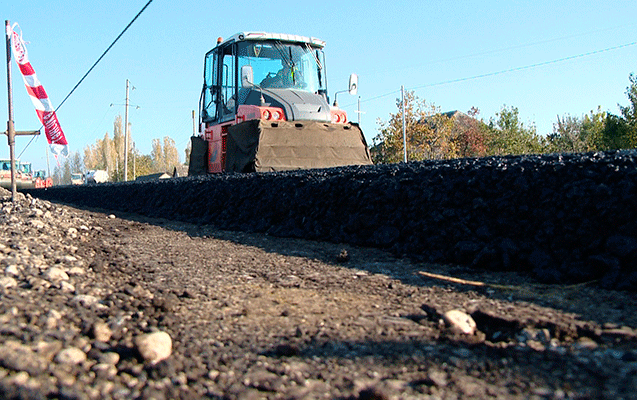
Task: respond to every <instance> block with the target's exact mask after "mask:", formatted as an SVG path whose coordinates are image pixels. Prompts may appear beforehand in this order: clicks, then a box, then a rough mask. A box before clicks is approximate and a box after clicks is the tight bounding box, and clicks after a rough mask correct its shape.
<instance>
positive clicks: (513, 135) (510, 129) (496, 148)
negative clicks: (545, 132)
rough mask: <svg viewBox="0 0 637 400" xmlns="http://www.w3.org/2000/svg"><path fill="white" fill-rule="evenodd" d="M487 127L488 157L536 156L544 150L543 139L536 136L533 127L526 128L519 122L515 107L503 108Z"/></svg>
mask: <svg viewBox="0 0 637 400" xmlns="http://www.w3.org/2000/svg"><path fill="white" fill-rule="evenodd" d="M489 127H490V129H491V135H490V140H489V145H488V150H487V152H488V154H489V155H506V154H538V153H542V152H544V150H545V148H546V147H545V143H544V139H543V138H542V137H541V136H539V135H538V134H537V132H536V129H535V126H531V127H530V128H526V127H525V126H524V124H523V123H522V122H521V121H520V117H519V111H518V109H517V107H511V108H509V107H507V106H503V107H502V109H501V110H500V112H498V113H496V118H491V120H490V122H489Z"/></svg>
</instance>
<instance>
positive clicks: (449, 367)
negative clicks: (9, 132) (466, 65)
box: [0, 194, 637, 399]
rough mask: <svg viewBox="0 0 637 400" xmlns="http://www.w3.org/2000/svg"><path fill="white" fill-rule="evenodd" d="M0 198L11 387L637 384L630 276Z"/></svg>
mask: <svg viewBox="0 0 637 400" xmlns="http://www.w3.org/2000/svg"><path fill="white" fill-rule="evenodd" d="M0 207H1V208H0V221H1V224H2V229H1V234H0V264H1V268H2V269H1V271H0V397H4V398H69V399H70V398H76V399H85V398H86V399H98V398H116V399H136V398H141V399H151V398H152V399H173V398H192V399H196V398H214V399H416V398H418V399H460V398H462V399H465V398H476V399H478V398H501V399H516V398H518V399H529V398H532V399H567V398H568V399H580V398H582V399H583V398H625V399H629V398H637V393H636V392H635V388H637V346H636V344H637V330H636V328H637V313H636V312H635V311H637V300H636V298H635V295H634V293H631V292H621V291H607V290H603V289H600V288H599V287H598V286H596V284H595V283H594V282H592V283H585V284H579V285H570V286H565V285H544V284H539V283H537V282H535V281H533V280H531V279H530V278H528V277H525V276H522V275H516V274H512V273H495V272H485V271H478V270H471V269H468V268H461V267H457V266H454V265H435V264H415V263H412V262H410V261H408V260H405V259H398V258H394V257H393V256H391V255H389V254H388V253H384V252H382V251H380V250H373V249H366V248H357V247H353V246H346V245H338V244H328V243H321V242H312V241H303V240H292V239H281V238H274V237H270V236H267V235H260V234H246V233H240V232H228V231H217V230H213V229H209V228H206V227H201V226H195V225H189V224H185V223H176V222H171V221H167V220H158V219H142V218H139V217H135V216H133V215H125V214H118V215H113V214H109V213H102V212H97V211H87V210H79V209H75V208H70V207H67V206H63V205H57V204H54V203H50V202H47V201H42V200H38V199H33V198H31V197H30V196H27V197H26V198H25V197H20V198H19V199H18V201H16V202H15V203H12V202H11V201H10V199H9V198H8V197H6V194H5V197H4V200H2V202H1V203H0ZM423 272H424V273H426V275H423V274H422V273H423ZM452 310H455V312H453V313H450V314H448V312H449V311H452ZM453 314H456V316H457V317H459V320H460V322H459V323H458V325H456V324H454V323H453V322H452V319H453V317H454V315H453ZM463 331H464V332H463ZM465 332H467V333H465ZM167 338H168V339H167ZM167 341H168V343H167Z"/></svg>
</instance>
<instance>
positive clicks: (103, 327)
mask: <svg viewBox="0 0 637 400" xmlns="http://www.w3.org/2000/svg"><path fill="white" fill-rule="evenodd" d="M91 330H92V333H93V337H94V338H95V340H97V341H99V342H108V341H109V340H111V336H112V335H113V331H112V330H111V328H109V327H108V324H106V323H105V322H104V321H97V322H95V323H94V324H93V327H92V329H91Z"/></svg>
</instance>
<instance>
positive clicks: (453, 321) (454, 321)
mask: <svg viewBox="0 0 637 400" xmlns="http://www.w3.org/2000/svg"><path fill="white" fill-rule="evenodd" d="M442 318H443V319H444V321H445V323H446V324H447V326H448V327H449V329H451V330H452V331H453V332H454V333H462V334H465V335H473V334H475V332H476V323H475V321H474V320H473V318H471V316H470V315H469V314H467V313H465V312H464V311H460V310H451V311H447V312H446V313H444V315H443V316H442Z"/></svg>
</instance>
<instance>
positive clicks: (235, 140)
mask: <svg viewBox="0 0 637 400" xmlns="http://www.w3.org/2000/svg"><path fill="white" fill-rule="evenodd" d="M226 151H227V152H226V170H227V171H235V172H251V171H256V172H268V171H285V170H295V169H313V168H331V167H340V166H345V165H371V164H372V161H371V157H370V154H369V148H368V147H367V143H366V141H365V136H363V132H362V131H361V129H360V128H359V126H358V125H357V124H353V123H349V124H333V123H327V122H318V121H276V122H272V121H262V120H250V121H245V122H242V123H239V124H236V125H233V126H231V127H229V128H228V140H227V150H226Z"/></svg>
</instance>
